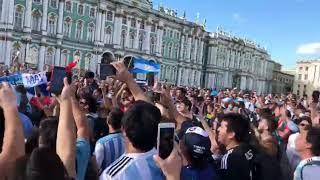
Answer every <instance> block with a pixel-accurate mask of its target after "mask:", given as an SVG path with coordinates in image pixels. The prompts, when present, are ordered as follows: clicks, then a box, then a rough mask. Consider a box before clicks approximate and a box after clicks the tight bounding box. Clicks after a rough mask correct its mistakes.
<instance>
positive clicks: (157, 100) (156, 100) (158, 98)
mask: <svg viewBox="0 0 320 180" xmlns="http://www.w3.org/2000/svg"><path fill="white" fill-rule="evenodd" d="M160 96H161V94H160V93H158V92H154V93H153V98H154V102H159V101H160Z"/></svg>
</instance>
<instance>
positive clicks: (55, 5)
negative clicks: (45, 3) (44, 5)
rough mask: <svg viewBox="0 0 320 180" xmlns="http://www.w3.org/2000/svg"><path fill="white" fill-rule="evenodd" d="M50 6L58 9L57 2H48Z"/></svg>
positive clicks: (56, 0) (55, 0) (53, 0)
mask: <svg viewBox="0 0 320 180" xmlns="http://www.w3.org/2000/svg"><path fill="white" fill-rule="evenodd" d="M50 6H51V7H52V8H58V0H50Z"/></svg>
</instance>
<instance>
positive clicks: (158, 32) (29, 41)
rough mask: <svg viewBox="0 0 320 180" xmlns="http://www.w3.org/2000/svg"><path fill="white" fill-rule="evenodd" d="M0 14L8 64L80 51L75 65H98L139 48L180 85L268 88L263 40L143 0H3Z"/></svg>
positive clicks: (67, 57) (60, 60)
mask: <svg viewBox="0 0 320 180" xmlns="http://www.w3.org/2000/svg"><path fill="white" fill-rule="evenodd" d="M0 16H1V18H0V63H3V64H5V65H8V66H10V65H11V64H12V63H13V62H14V61H19V62H21V63H27V64H28V65H29V66H34V67H37V68H38V69H39V70H44V69H46V67H48V66H50V65H57V66H64V65H67V64H68V63H70V62H71V61H73V59H74V58H75V57H80V59H81V61H80V63H79V65H78V67H77V68H78V69H85V70H87V69H90V70H92V71H94V72H97V73H99V65H100V63H108V62H110V61H114V60H119V59H122V58H130V57H132V56H140V57H143V58H146V59H150V60H153V61H155V62H157V63H160V64H161V73H160V74H159V75H158V77H159V78H160V80H167V81H168V82H171V83H174V84H177V85H186V86H194V87H199V86H201V87H209V88H213V87H216V88H226V87H228V88H231V87H238V88H241V89H249V90H257V91H258V92H260V93H267V92H270V91H271V80H272V72H273V65H274V62H273V61H272V60H271V59H270V55H269V54H268V53H267V51H265V50H264V49H263V48H260V47H259V46H257V45H256V44H254V43H253V42H251V41H248V40H246V39H241V38H238V37H233V36H231V35H229V34H227V33H225V32H223V31H220V30H218V31H217V32H213V33H211V32H207V31H206V30H205V28H204V25H203V24H200V23H198V22H190V21H187V20H186V19H185V17H178V16H177V13H176V11H174V10H170V9H167V8H164V7H159V9H154V8H153V5H152V2H150V1H148V0H85V1H84V0H0ZM17 52H19V53H17ZM139 76H143V75H139Z"/></svg>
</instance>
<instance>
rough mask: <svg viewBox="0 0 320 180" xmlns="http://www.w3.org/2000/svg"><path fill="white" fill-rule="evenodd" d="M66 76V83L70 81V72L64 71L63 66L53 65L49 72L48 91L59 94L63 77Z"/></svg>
mask: <svg viewBox="0 0 320 180" xmlns="http://www.w3.org/2000/svg"><path fill="white" fill-rule="evenodd" d="M64 77H67V79H68V83H69V84H71V82H72V74H71V73H70V72H67V71H66V68H64V67H54V68H53V70H52V74H51V88H50V92H51V93H53V94H55V95H59V94H61V92H62V89H63V86H64V84H63V79H64Z"/></svg>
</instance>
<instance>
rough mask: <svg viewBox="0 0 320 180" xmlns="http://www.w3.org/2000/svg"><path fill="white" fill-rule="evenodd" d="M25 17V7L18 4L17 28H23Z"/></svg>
mask: <svg viewBox="0 0 320 180" xmlns="http://www.w3.org/2000/svg"><path fill="white" fill-rule="evenodd" d="M23 18H24V7H23V6H21V5H17V6H16V9H15V15H14V27H15V28H17V29H20V30H21V29H22V28H23Z"/></svg>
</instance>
